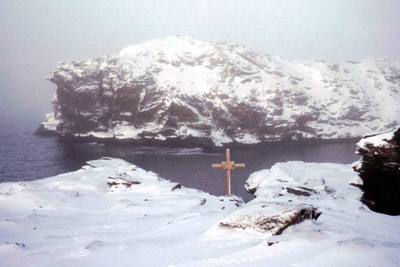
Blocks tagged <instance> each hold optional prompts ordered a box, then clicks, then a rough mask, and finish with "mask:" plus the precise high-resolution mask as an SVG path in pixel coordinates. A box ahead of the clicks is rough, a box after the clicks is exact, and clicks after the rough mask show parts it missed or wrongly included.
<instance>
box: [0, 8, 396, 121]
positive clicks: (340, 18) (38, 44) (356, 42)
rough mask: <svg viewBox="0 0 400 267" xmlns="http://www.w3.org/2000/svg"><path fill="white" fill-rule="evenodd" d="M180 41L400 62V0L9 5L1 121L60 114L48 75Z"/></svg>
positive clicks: (0, 18)
mask: <svg viewBox="0 0 400 267" xmlns="http://www.w3.org/2000/svg"><path fill="white" fill-rule="evenodd" d="M171 34H180V35H193V36H195V37H198V38H202V39H208V40H220V41H227V42H233V43H238V44H243V45H245V46H246V47H248V48H250V49H254V50H256V51H260V52H263V53H269V54H272V55H277V56H282V57H287V58H298V59H317V60H320V59H324V60H341V59H362V58H374V57H390V58H400V0H341V1H339V0H301V1H300V0H266V1H260V0H258V1H252V0H240V1H239V0H213V1H208V0H197V1H195V0H179V1H178V0H177V1H167V0H164V1H161V0H159V1H155V0H143V1H133V0H114V1H105V0H98V1H95V0H85V1H84V0H71V1H69V0H59V1H56V0H42V1H40V0H36V1H34V0H25V1H19V0H0V115H3V116H9V115H12V114H18V115H20V116H28V115H29V116H31V117H34V118H42V117H43V116H44V113H45V112H48V111H51V110H52V106H51V98H52V95H53V93H54V92H55V86H54V85H52V84H51V83H50V82H48V81H45V80H44V79H43V78H44V76H46V75H47V73H48V72H50V71H51V70H52V69H54V68H55V67H56V66H57V63H58V62H59V61H64V60H73V59H85V58H91V57H100V56H103V55H106V54H115V53H117V52H118V50H120V49H122V48H124V47H125V46H128V45H131V44H135V43H140V42H142V41H146V40H149V39H154V38H159V37H166V36H168V35H171ZM27 114H28V115H27Z"/></svg>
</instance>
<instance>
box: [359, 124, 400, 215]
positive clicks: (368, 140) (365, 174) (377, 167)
mask: <svg viewBox="0 0 400 267" xmlns="http://www.w3.org/2000/svg"><path fill="white" fill-rule="evenodd" d="M356 153H357V154H359V155H361V156H362V158H361V159H360V160H359V161H357V162H355V163H354V164H353V168H354V170H355V171H356V172H358V173H359V177H360V178H361V180H362V185H361V188H362V189H363V190H364V195H363V197H362V201H363V202H364V203H366V204H367V205H368V207H370V208H371V209H372V210H375V211H378V212H383V213H387V214H392V215H400V129H398V130H397V131H389V132H384V133H377V134H369V135H365V136H364V137H363V138H362V139H361V140H360V141H359V142H358V143H357V152H356Z"/></svg>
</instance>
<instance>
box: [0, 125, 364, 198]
mask: <svg viewBox="0 0 400 267" xmlns="http://www.w3.org/2000/svg"><path fill="white" fill-rule="evenodd" d="M39 123H40V122H38V121H28V120H27V121H12V120H10V121H4V120H3V121H1V122H0V126H1V128H0V182H5V181H27V180H36V179H41V178H45V177H50V176H54V175H57V174H60V173H64V172H69V171H75V170H77V169H79V168H80V167H81V166H83V165H84V164H85V163H86V162H87V161H88V160H94V159H99V158H101V157H115V158H122V159H125V160H127V161H129V162H131V163H133V164H135V165H137V166H139V167H141V168H143V169H146V170H150V171H154V172H156V173H158V174H159V175H160V176H161V177H163V178H166V179H169V180H172V181H175V182H178V183H180V184H182V185H183V186H186V187H192V188H196V189H200V190H203V191H206V192H209V193H211V194H213V195H224V194H226V172H225V171H223V170H221V169H217V168H211V164H213V163H220V162H221V161H223V160H224V159H225V154H224V153H211V154H210V153H203V152H201V149H171V148H154V147H153V148H145V147H121V146H118V147H115V146H106V145H98V144H95V143H91V144H67V143H61V142H57V138H56V137H40V136H34V135H32V133H33V132H34V131H35V130H36V128H37V126H38V125H39ZM354 151H355V143H354V142H350V143H349V142H345V143H335V144H314V145H310V144H309V145H293V144H287V145H285V144H274V145H270V146H268V147H263V148H262V149H255V150H235V149H231V160H233V161H235V162H236V163H245V164H246V167H245V168H239V169H235V170H234V171H232V174H231V177H232V178H231V179H232V193H233V194H236V195H239V196H241V197H243V198H244V199H245V200H246V201H248V200H250V199H252V196H251V195H250V194H248V193H247V192H246V191H245V190H244V187H243V185H244V183H245V181H246V180H247V178H248V176H249V175H250V174H251V173H253V172H255V171H258V170H262V169H265V168H270V167H271V166H272V165H273V164H275V163H276V162H284V161H291V160H300V161H306V162H335V163H345V164H349V163H352V162H354V161H356V160H357V159H358V158H359V156H357V155H355V154H354Z"/></svg>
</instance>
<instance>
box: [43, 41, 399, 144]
mask: <svg viewBox="0 0 400 267" xmlns="http://www.w3.org/2000/svg"><path fill="white" fill-rule="evenodd" d="M48 79H49V80H50V81H51V82H53V83H55V84H56V85H57V92H56V94H55V98H54V113H50V114H48V120H47V121H46V122H44V123H43V124H42V125H41V127H40V128H39V130H38V131H37V133H39V134H56V135H60V136H63V137H65V138H68V139H69V138H71V139H73V140H76V139H79V140H81V141H82V140H83V141H85V140H87V141H93V140H96V141H104V142H130V143H134V144H144V145H154V144H163V145H175V146H176V145H180V146H202V147H209V148H215V147H216V146H222V145H227V144H230V145H232V144H243V145H250V144H259V143H262V142H271V141H279V140H304V139H323V140H326V139H337V138H350V137H361V136H362V135H364V134H366V133H368V132H372V131H383V130H386V129H389V128H391V127H393V126H395V125H398V124H400V119H399V118H400V105H399V104H398V103H400V94H399V92H400V61H399V60H397V59H366V60H362V61H359V62H354V61H343V62H322V61H305V60H288V59H284V58H281V57H277V56H271V55H265V54H260V53H257V52H253V51H250V50H248V49H246V48H244V47H243V46H240V45H235V44H228V43H221V42H215V41H203V40H199V39H196V38H193V37H188V36H169V37H167V38H163V39H155V40H150V41H147V42H144V43H141V44H137V45H132V46H129V47H127V48H124V49H122V50H121V51H120V52H119V53H118V54H116V55H109V56H104V57H101V58H96V59H89V60H81V61H70V62H63V63H60V64H59V66H58V68H57V69H55V70H54V71H52V72H51V73H50V74H49V76H48Z"/></svg>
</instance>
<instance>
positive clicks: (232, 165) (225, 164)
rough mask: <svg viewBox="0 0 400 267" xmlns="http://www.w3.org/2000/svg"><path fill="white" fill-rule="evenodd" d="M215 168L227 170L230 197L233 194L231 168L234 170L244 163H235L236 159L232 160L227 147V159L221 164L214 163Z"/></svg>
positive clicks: (241, 166)
mask: <svg viewBox="0 0 400 267" xmlns="http://www.w3.org/2000/svg"><path fill="white" fill-rule="evenodd" d="M212 167H213V168H222V169H223V170H226V178H227V182H228V197H230V196H231V170H234V169H235V168H243V167H244V164H242V163H239V164H235V162H234V161H230V156H229V149H226V161H223V162H221V164H213V165H212Z"/></svg>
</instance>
